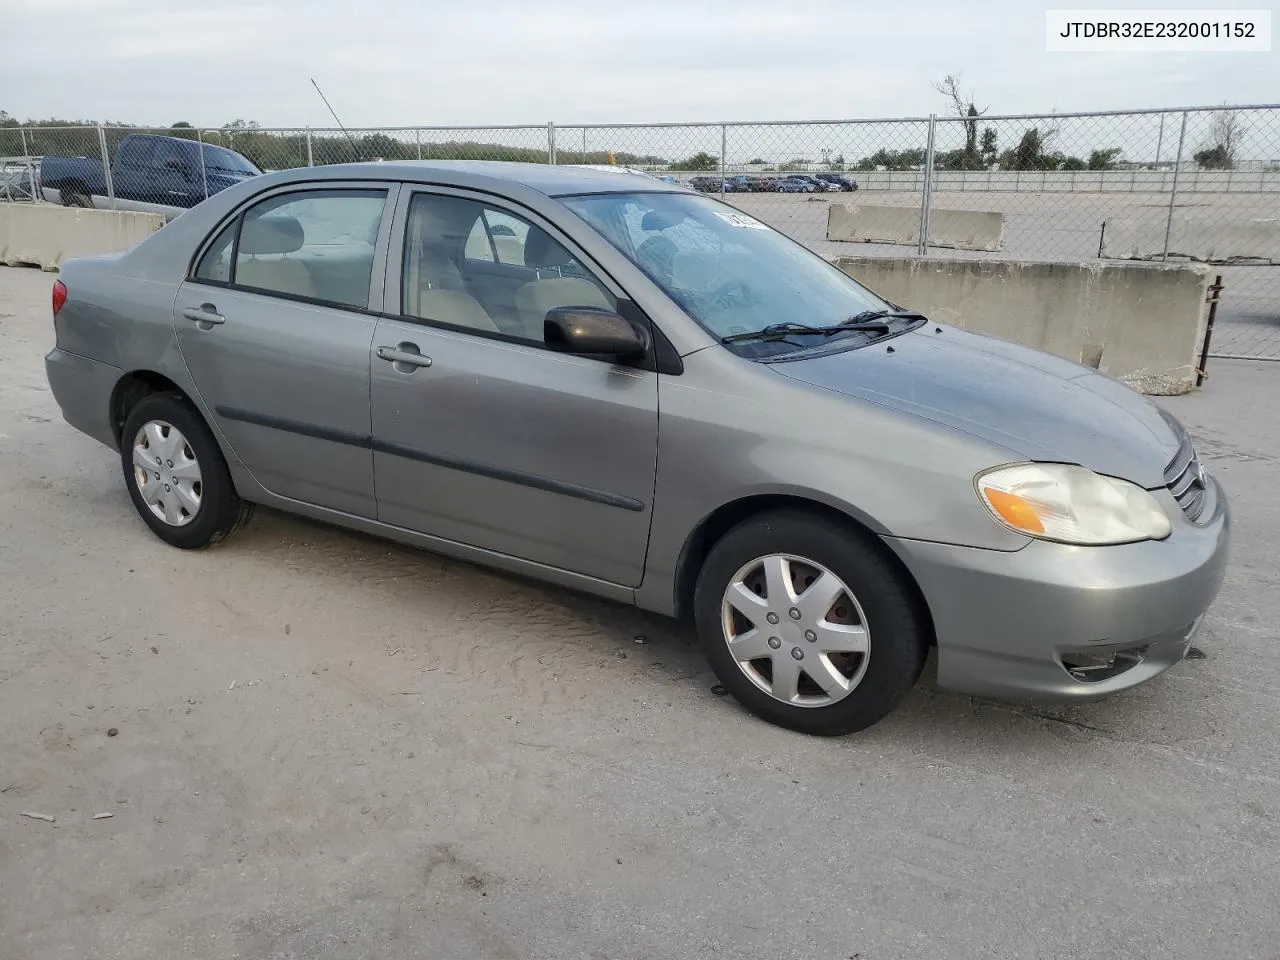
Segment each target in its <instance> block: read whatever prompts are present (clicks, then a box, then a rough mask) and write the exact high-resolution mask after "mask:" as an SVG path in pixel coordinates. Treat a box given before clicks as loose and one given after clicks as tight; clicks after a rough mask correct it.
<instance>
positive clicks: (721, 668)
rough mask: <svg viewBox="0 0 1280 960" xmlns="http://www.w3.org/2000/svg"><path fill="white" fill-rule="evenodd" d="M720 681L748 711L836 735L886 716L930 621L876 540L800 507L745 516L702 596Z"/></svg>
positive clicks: (911, 673)
mask: <svg viewBox="0 0 1280 960" xmlns="http://www.w3.org/2000/svg"><path fill="white" fill-rule="evenodd" d="M694 607H695V618H696V621H697V627H698V634H699V637H700V638H701V641H702V643H703V646H704V647H705V649H706V652H707V656H708V658H709V659H710V661H711V666H712V669H714V670H715V672H716V676H717V677H719V678H720V681H721V683H723V684H724V685H725V687H726V688H727V689H728V690H729V691H730V692H731V693H732V694H733V695H734V697H735V698H736V699H737V700H738V701H739V702H740V703H741V704H742V705H743V706H744V707H746V708H747V709H748V710H750V711H751V712H752V713H754V714H756V715H757V716H759V717H761V718H762V719H764V720H767V721H769V722H770V723H774V724H777V725H778V726H782V727H787V728H788V729H792V730H798V731H801V732H803V733H810V734H816V735H820V736H840V735H843V734H847V733H853V732H854V731H857V730H861V729H863V728H865V727H868V726H870V725H871V724H873V723H875V722H876V721H878V720H880V719H881V718H882V717H884V716H885V715H886V714H887V713H889V712H890V711H891V710H892V709H893V707H894V706H895V705H896V704H897V703H898V701H899V700H900V699H901V698H902V696H903V695H904V694H905V693H906V692H907V690H909V689H910V688H911V686H912V685H913V684H914V683H915V682H916V679H917V678H918V677H919V676H920V671H921V669H922V668H923V666H924V661H925V656H926V655H927V653H928V628H927V622H926V619H925V617H924V615H923V614H922V611H921V610H920V606H919V603H918V601H917V599H916V595H915V593H914V591H913V590H912V589H911V587H910V585H909V584H908V583H907V582H906V581H905V579H904V576H903V574H902V573H900V572H899V570H898V569H897V567H896V565H894V564H893V563H892V561H891V560H890V558H889V557H888V556H887V555H886V553H885V550H884V547H883V545H881V544H879V543H877V542H876V541H875V540H874V538H872V537H870V536H869V535H863V534H860V533H858V532H857V531H855V530H852V529H846V528H844V527H841V526H838V525H833V524H832V523H830V522H829V521H826V520H823V519H821V518H818V517H816V516H813V515H810V514H806V513H803V512H778V513H771V514H766V515H762V516H760V517H756V518H754V519H751V520H748V521H746V522H745V523H743V524H742V525H740V526H738V527H736V528H734V529H733V530H731V531H730V532H729V533H727V534H726V535H725V536H724V537H723V538H722V539H721V540H719V541H718V542H717V543H716V544H715V546H714V547H712V549H711V552H710V554H709V555H708V556H707V559H706V562H705V563H704V564H703V568H702V571H701V573H700V575H699V577H698V585H697V588H696V593H695V597H694Z"/></svg>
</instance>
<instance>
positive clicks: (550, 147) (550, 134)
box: [547, 120, 556, 166]
mask: <svg viewBox="0 0 1280 960" xmlns="http://www.w3.org/2000/svg"><path fill="white" fill-rule="evenodd" d="M555 162H556V125H555V123H554V122H553V121H551V120H548V121H547V163H549V164H551V165H552V166H554V165H555Z"/></svg>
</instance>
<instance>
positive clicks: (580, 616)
mask: <svg viewBox="0 0 1280 960" xmlns="http://www.w3.org/2000/svg"><path fill="white" fill-rule="evenodd" d="M289 541H313V542H318V545H319V546H320V547H321V549H319V550H318V551H315V552H314V553H312V554H311V556H312V557H313V562H319V563H325V562H327V561H325V560H324V557H325V555H326V554H329V553H330V552H331V551H330V550H329V549H326V548H325V547H326V544H327V545H328V546H329V547H331V548H332V549H333V550H337V551H339V552H341V553H342V554H348V555H350V554H355V556H354V557H350V558H348V559H341V558H335V559H334V560H333V561H332V562H334V563H335V564H341V565H344V566H346V565H348V564H349V563H350V560H351V559H354V560H356V562H359V560H360V555H362V554H365V555H367V556H368V557H369V558H370V559H371V560H372V559H373V557H374V556H375V554H376V556H377V557H378V558H384V557H386V556H387V554H388V551H389V552H390V553H391V554H392V555H393V556H394V563H395V565H396V566H397V567H402V568H403V569H405V570H408V571H410V573H412V571H413V570H414V569H415V568H416V567H417V566H418V565H421V568H422V573H423V579H422V580H420V579H418V578H416V577H414V576H412V575H410V576H408V577H407V578H401V579H398V580H396V583H397V584H398V586H396V587H395V589H396V592H397V593H398V594H402V595H401V597H400V598H399V601H398V602H403V603H404V604H406V605H408V606H410V607H412V606H414V605H419V604H421V603H422V590H423V585H424V580H426V579H429V577H430V575H431V574H432V573H433V572H438V571H440V570H442V569H447V570H448V571H449V572H450V576H451V579H450V581H449V585H448V589H451V590H454V591H458V590H461V591H465V592H470V594H471V595H472V602H474V603H476V604H478V605H482V606H487V605H491V604H493V605H496V604H506V603H509V602H510V595H511V594H512V593H513V592H515V593H518V594H524V595H525V596H526V597H527V598H528V599H530V600H532V601H534V602H536V603H537V604H538V605H539V607H540V608H543V610H544V613H543V614H542V615H541V619H542V620H543V622H544V623H545V622H546V621H547V617H548V614H547V613H546V612H545V611H546V610H547V609H550V610H551V611H553V612H552V613H551V615H550V616H551V622H550V623H548V624H547V626H548V628H549V629H550V630H552V631H554V630H555V629H556V623H561V624H570V623H571V624H573V625H574V626H575V627H581V628H582V630H581V631H579V630H576V629H575V631H574V637H573V640H574V644H575V646H573V647H571V648H570V650H569V652H568V653H567V660H564V661H562V662H561V663H560V665H559V667H560V669H561V670H562V671H570V672H571V671H573V670H575V669H579V670H586V669H588V668H589V667H591V666H592V665H597V666H598V664H599V663H600V662H601V661H602V657H603V658H606V659H607V658H614V659H616V661H617V662H618V663H619V664H621V663H622V662H624V660H626V659H630V660H631V662H632V664H633V665H634V664H635V663H636V662H637V661H639V662H640V663H642V664H644V665H645V666H646V667H647V668H648V669H647V670H646V671H645V672H644V673H643V674H642V675H641V676H642V677H643V678H644V680H642V681H641V682H644V683H658V684H661V685H662V686H663V687H664V691H665V693H666V695H667V696H668V697H670V696H672V695H675V696H679V695H680V693H679V690H680V688H684V689H685V690H686V691H687V695H688V697H689V699H690V700H691V701H692V700H694V699H705V698H706V695H707V693H708V692H710V693H711V694H714V698H713V699H717V700H719V701H721V702H722V705H723V707H724V708H725V709H729V710H733V711H735V712H737V713H739V714H740V715H741V716H743V718H744V719H749V718H747V717H746V714H745V711H743V710H742V708H741V707H740V706H739V705H738V704H737V703H736V702H735V701H733V699H732V698H731V697H729V696H726V695H725V693H724V691H723V689H722V688H721V687H720V685H719V683H718V681H717V679H716V677H715V675H714V674H713V673H712V671H711V670H710V668H709V666H708V665H707V663H706V660H705V658H704V656H703V654H702V651H701V649H700V645H699V642H698V639H697V636H696V633H695V631H694V629H693V627H692V625H691V624H688V623H684V622H680V621H676V620H672V619H670V618H667V617H662V616H659V615H656V614H651V613H647V612H645V611H642V610H638V609H636V608H634V607H630V606H627V605H625V604H621V603H615V602H613V601H609V600H604V599H601V598H598V597H593V596H590V595H587V594H582V593H578V592H575V591H573V590H570V589H567V588H562V587H558V586H555V585H550V584H546V583H543V582H540V581H536V580H532V579H529V578H525V577H521V576H518V575H515V574H510V573H506V572H503V571H497V570H493V569H490V568H487V567H482V566H479V565H476V564H472V563H469V562H467V561H461V560H453V559H449V558H445V557H443V556H442V555H440V554H436V553H432V552H429V551H426V550H420V549H416V548H413V547H408V546H402V545H400V544H396V543H393V542H391V541H387V540H383V539H381V538H378V537H376V536H372V535H369V534H364V533H360V532H355V531H348V530H345V529H341V528H338V527H335V526H332V525H329V524H325V523H322V522H319V521H314V520H310V519H306V518H301V517H297V516H293V515H289V514H284V513H279V512H276V511H274V510H267V509H260V510H259V512H258V514H257V516H256V517H255V520H254V522H253V523H252V524H250V526H249V528H248V529H246V530H245V531H244V532H243V533H241V534H240V535H239V536H238V537H237V538H236V539H235V540H234V541H232V542H231V543H229V544H228V545H227V547H225V548H223V549H228V550H230V551H236V550H246V551H249V552H254V553H259V552H261V551H268V552H270V551H274V550H277V549H278V548H279V546H280V545H281V544H285V543H288V542H289ZM378 562H385V561H383V560H379V561H378ZM355 588H356V589H358V588H359V587H358V585H357V586H356V587H355ZM495 642H507V643H512V644H516V645H520V644H525V643H529V642H530V641H529V640H527V639H526V638H521V637H509V636H505V635H504V636H502V637H499V638H497V639H496V641H495ZM509 652H511V653H513V654H514V653H516V652H517V651H516V650H515V649H513V650H511V651H509ZM575 660H576V661H577V663H576V665H575V663H574V661H575ZM1195 669H1199V668H1198V667H1197V666H1196V665H1195V664H1188V663H1184V664H1181V665H1179V667H1177V668H1175V670H1195ZM936 677H937V658H936V654H934V653H931V654H930V657H929V660H928V663H927V664H926V666H925V670H924V673H923V674H922V676H921V678H920V681H919V682H918V683H917V685H916V687H915V688H914V689H913V690H912V691H911V692H910V693H909V694H908V695H907V697H906V698H905V699H904V700H903V702H902V703H901V704H900V705H899V706H898V708H897V709H896V710H895V711H894V712H893V713H892V714H891V715H890V716H889V717H887V718H886V719H885V720H883V721H881V722H880V723H879V724H877V725H876V726H875V727H873V728H871V729H869V730H867V731H865V732H863V733H862V734H857V735H854V736H853V737H852V738H844V739H846V740H849V741H851V742H857V743H869V742H880V743H885V744H886V745H887V743H888V742H891V741H908V742H909V741H918V740H920V739H922V738H928V739H930V740H931V741H945V742H948V743H951V744H966V743H967V744H972V745H977V744H982V745H983V747H984V749H995V750H997V751H998V752H1006V751H1008V752H1013V751H1023V750H1026V749H1028V747H1035V746H1037V745H1039V746H1041V747H1044V746H1050V747H1052V748H1053V749H1055V750H1056V749H1058V748H1060V746H1061V745H1063V744H1068V745H1072V746H1078V745H1080V744H1081V743H1082V742H1086V741H1099V742H1119V741H1125V742H1155V743H1172V742H1177V741H1182V740H1186V739H1190V738H1195V737H1198V736H1200V735H1203V733H1204V732H1205V728H1204V725H1203V724H1202V723H1200V722H1199V721H1200V720H1203V717H1201V716H1200V710H1199V709H1197V706H1196V704H1197V703H1198V702H1201V701H1203V700H1204V699H1205V698H1204V697H1197V698H1187V697H1185V696H1184V694H1185V690H1182V689H1180V685H1179V684H1178V683H1177V682H1176V681H1171V680H1170V679H1169V678H1166V677H1162V678H1157V679H1156V680H1154V681H1153V682H1151V683H1149V684H1147V685H1144V686H1142V687H1140V688H1138V689H1136V690H1134V691H1130V692H1128V693H1122V694H1119V695H1117V696H1114V697H1111V698H1108V699H1106V700H1103V701H1100V702H1096V703H1081V704H1069V705H1043V706H1038V705H1024V704H1006V703H999V702H994V701H988V700H984V699H981V698H976V697H969V696H964V695H959V694H953V693H950V692H948V691H945V690H941V689H939V688H938V686H937V681H936ZM1184 679H1185V678H1184ZM600 695H601V696H608V695H610V694H608V693H604V692H602V693H601V694H600ZM708 719H710V718H708ZM750 722H759V723H763V721H754V720H752V721H750ZM1170 730H1172V731H1173V732H1172V733H1170V732H1169V731H1170Z"/></svg>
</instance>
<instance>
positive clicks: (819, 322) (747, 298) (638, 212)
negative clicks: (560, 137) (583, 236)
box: [564, 193, 891, 355]
mask: <svg viewBox="0 0 1280 960" xmlns="http://www.w3.org/2000/svg"><path fill="white" fill-rule="evenodd" d="M564 203H565V205H566V206H568V207H569V208H570V209H571V210H573V211H574V212H575V213H576V214H578V215H579V216H580V217H582V218H583V219H584V220H586V221H587V222H588V223H589V224H591V226H593V227H594V228H595V229H596V230H598V231H599V232H600V233H601V234H603V235H604V237H605V238H606V239H607V240H608V241H609V242H610V243H612V244H613V245H614V246H615V247H617V248H618V249H619V250H621V251H622V252H623V254H625V255H626V256H627V257H628V258H629V259H630V260H631V261H632V262H634V263H635V264H636V265H637V266H638V267H640V269H641V270H643V271H644V272H645V273H646V274H648V275H649V277H650V278H652V280H653V281H654V282H655V283H656V284H658V286H660V287H661V288H662V289H663V291H664V292H665V293H666V294H667V295H668V296H669V297H671V299H673V300H674V301H676V303H678V304H680V306H681V307H683V308H684V310H685V312H686V313H688V314H689V316H691V317H693V319H694V320H696V321H697V322H698V323H700V324H701V325H702V326H703V327H705V328H706V329H707V330H708V331H710V332H711V333H712V334H714V335H715V336H716V337H719V338H724V337H732V336H734V335H737V334H743V333H752V332H754V331H757V330H763V329H764V328H765V327H769V326H773V325H775V324H796V325H803V326H807V327H818V326H829V325H831V324H836V323H842V322H844V321H846V320H848V319H849V318H850V317H851V316H854V315H856V314H859V313H863V312H865V311H868V310H889V309H891V307H890V305H889V304H888V303H886V302H885V301H883V300H881V299H880V298H878V297H877V296H876V295H875V294H873V293H871V292H870V291H869V290H867V289H866V288H865V287H863V286H861V285H860V284H858V283H857V282H856V281H854V280H853V279H852V278H851V277H848V276H846V275H845V274H844V273H842V272H841V271H840V270H839V269H837V268H836V267H835V266H833V265H832V264H830V263H828V262H827V261H825V260H823V259H822V258H821V257H819V256H818V255H817V254H814V253H811V252H810V251H809V250H807V249H805V248H804V247H802V246H800V245H799V244H798V243H796V242H794V241H793V240H790V239H788V238H787V237H785V236H783V235H782V234H781V233H779V232H778V231H776V230H774V229H772V228H771V227H768V226H766V225H765V224H763V223H761V222H760V221H758V220H756V219H754V218H753V217H749V216H747V215H746V214H744V213H741V212H740V211H738V210H736V209H734V208H733V207H730V206H728V205H727V204H724V203H720V202H718V201H716V200H712V199H711V198H709V197H701V196H697V195H694V194H685V193H632V194H616V193H610V194H595V195H589V196H579V197H566V198H565V199H564ZM854 335H856V334H854ZM863 336H865V334H863ZM827 339H829V338H827V337H823V336H822V335H821V334H818V335H816V340H817V341H823V340H827ZM814 343H815V337H814V336H813V335H798V336H796V337H790V336H789V337H787V338H786V342H767V343H750V344H745V343H744V344H741V345H740V347H741V348H742V349H744V350H747V351H748V352H750V353H752V354H753V355H762V354H769V353H776V352H778V351H779V350H790V349H795V348H796V346H803V347H809V346H812V345H814Z"/></svg>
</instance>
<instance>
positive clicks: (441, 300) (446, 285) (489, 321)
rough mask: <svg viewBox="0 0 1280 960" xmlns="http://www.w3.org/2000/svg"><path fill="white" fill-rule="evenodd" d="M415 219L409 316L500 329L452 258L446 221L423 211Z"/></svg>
mask: <svg viewBox="0 0 1280 960" xmlns="http://www.w3.org/2000/svg"><path fill="white" fill-rule="evenodd" d="M411 222H412V226H411V228H410V230H411V236H410V243H411V244H412V246H411V247H410V255H409V256H408V257H407V258H406V259H405V277H404V299H405V302H404V306H403V310H404V312H405V314H406V315H407V316H411V317H421V318H422V319H424V320H434V321H435V322H436V323H447V324H451V325H452V326H455V327H470V328H472V329H474V330H488V331H491V332H495V333H496V332H499V331H498V325H497V324H496V323H494V322H493V318H492V317H490V316H489V311H487V310H486V309H485V308H484V306H483V304H481V303H480V301H479V300H477V299H476V298H475V297H473V296H471V294H470V293H468V292H467V285H466V281H465V280H464V279H463V276H462V272H461V271H460V270H459V269H458V267H457V265H456V264H455V263H454V262H453V261H452V260H450V259H449V256H448V253H447V250H446V247H445V245H444V243H443V241H442V239H441V238H439V237H438V236H436V235H435V234H438V233H441V232H443V230H442V227H443V225H442V223H441V222H439V221H436V220H435V219H434V218H431V217H429V216H426V215H424V214H420V215H419V216H417V217H414V218H413V220H412V221H411Z"/></svg>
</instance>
